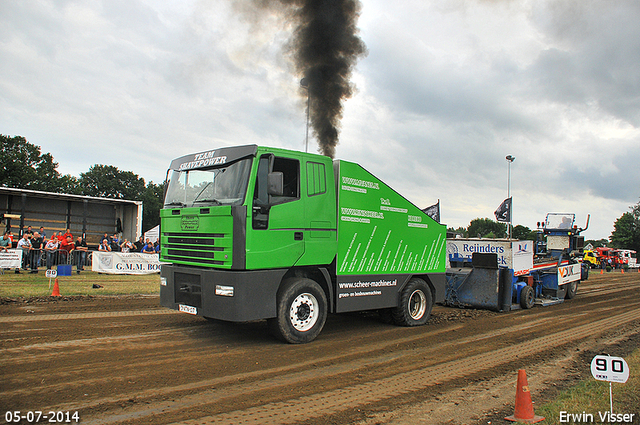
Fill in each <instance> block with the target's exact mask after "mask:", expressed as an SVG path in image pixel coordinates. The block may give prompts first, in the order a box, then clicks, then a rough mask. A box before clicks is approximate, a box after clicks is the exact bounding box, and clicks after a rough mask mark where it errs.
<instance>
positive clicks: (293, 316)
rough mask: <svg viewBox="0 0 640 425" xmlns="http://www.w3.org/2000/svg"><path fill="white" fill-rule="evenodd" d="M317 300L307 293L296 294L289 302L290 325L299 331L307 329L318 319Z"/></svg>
mask: <svg viewBox="0 0 640 425" xmlns="http://www.w3.org/2000/svg"><path fill="white" fill-rule="evenodd" d="M318 311H319V309H318V300H317V299H316V297H315V296H313V295H312V294H309V293H304V294H300V295H298V296H297V297H296V298H295V299H294V300H293V302H292V303H291V308H290V309H289V319H290V320H291V325H292V326H293V327H294V328H295V329H296V330H298V331H300V332H305V331H308V330H309V329H311V328H313V325H315V324H316V322H317V321H318Z"/></svg>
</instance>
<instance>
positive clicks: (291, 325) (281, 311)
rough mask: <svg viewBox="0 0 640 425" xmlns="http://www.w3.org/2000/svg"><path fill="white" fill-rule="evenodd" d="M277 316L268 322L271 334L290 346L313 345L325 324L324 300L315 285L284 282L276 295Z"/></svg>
mask: <svg viewBox="0 0 640 425" xmlns="http://www.w3.org/2000/svg"><path fill="white" fill-rule="evenodd" d="M276 308H277V316H276V317H275V318H273V319H269V321H268V323H269V328H270V330H271V332H272V334H273V335H274V336H275V337H276V338H278V339H280V340H281V341H284V342H288V343H290V344H304V343H307V342H311V341H313V340H314V339H315V338H316V337H317V336H318V335H319V334H320V331H322V328H323V327H324V323H325V321H326V320H327V297H326V295H325V293H324V291H323V290H322V288H321V287H320V285H318V284H317V283H316V282H314V281H313V280H311V279H307V278H293V279H287V280H285V281H284V282H283V284H282V286H281V287H280V290H279V291H278V298H277V306H276Z"/></svg>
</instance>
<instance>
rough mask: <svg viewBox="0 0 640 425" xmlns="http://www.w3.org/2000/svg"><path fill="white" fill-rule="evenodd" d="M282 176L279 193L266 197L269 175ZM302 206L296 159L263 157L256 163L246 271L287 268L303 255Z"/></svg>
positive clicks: (298, 167)
mask: <svg viewBox="0 0 640 425" xmlns="http://www.w3.org/2000/svg"><path fill="white" fill-rule="evenodd" d="M274 173H282V193H281V194H278V195H273V194H269V190H268V180H269V174H272V175H273V174H274ZM304 217H305V214H304V203H303V202H302V200H301V197H300V159H299V158H295V157H283V156H276V155H273V154H264V155H262V156H261V157H260V158H259V160H258V170H257V176H256V185H255V191H254V197H253V208H252V218H251V224H250V225H249V226H247V227H248V229H247V268H248V269H264V268H281V267H291V266H292V265H294V264H295V262H296V261H297V260H298V259H299V258H300V257H301V256H302V254H303V253H304V243H305V241H304V229H305V226H304Z"/></svg>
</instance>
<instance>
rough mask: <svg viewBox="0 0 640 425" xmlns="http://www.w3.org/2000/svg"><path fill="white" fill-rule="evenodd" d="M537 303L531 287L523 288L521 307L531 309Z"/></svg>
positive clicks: (521, 291)
mask: <svg viewBox="0 0 640 425" xmlns="http://www.w3.org/2000/svg"><path fill="white" fill-rule="evenodd" d="M535 301H536V294H535V293H534V291H533V288H532V287H531V286H523V287H522V289H521V290H520V307H522V308H524V309H529V308H531V307H533V304H534V303H535Z"/></svg>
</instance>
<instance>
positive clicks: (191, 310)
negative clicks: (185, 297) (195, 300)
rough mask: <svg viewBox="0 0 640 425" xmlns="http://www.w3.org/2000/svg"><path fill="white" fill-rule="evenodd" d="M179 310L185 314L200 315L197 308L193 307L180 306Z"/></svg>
mask: <svg viewBox="0 0 640 425" xmlns="http://www.w3.org/2000/svg"><path fill="white" fill-rule="evenodd" d="M178 309H179V310H180V311H181V312H183V313H189V314H198V309H197V308H195V307H191V306H190V305H184V304H180V306H179V307H178Z"/></svg>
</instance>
